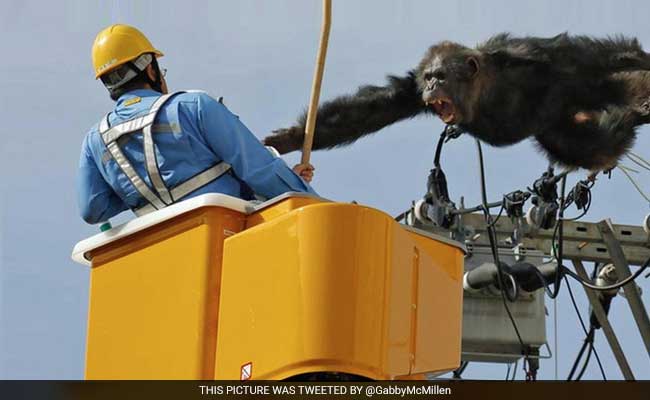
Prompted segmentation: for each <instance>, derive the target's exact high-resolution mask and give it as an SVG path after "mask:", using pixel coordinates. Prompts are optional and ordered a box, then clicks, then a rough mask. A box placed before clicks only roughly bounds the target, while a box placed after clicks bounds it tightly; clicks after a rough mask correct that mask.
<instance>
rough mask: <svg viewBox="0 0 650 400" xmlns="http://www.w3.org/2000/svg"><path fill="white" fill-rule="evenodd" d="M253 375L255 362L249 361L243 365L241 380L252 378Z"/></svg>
mask: <svg viewBox="0 0 650 400" xmlns="http://www.w3.org/2000/svg"><path fill="white" fill-rule="evenodd" d="M252 375H253V363H252V362H248V363H246V364H244V365H242V366H241V375H240V377H239V379H240V380H242V381H247V380H249V379H251V376H252Z"/></svg>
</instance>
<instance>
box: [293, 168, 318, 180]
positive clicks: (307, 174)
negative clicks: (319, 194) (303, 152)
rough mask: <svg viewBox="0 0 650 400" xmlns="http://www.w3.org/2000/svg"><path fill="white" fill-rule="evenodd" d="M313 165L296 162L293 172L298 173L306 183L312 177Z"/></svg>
mask: <svg viewBox="0 0 650 400" xmlns="http://www.w3.org/2000/svg"><path fill="white" fill-rule="evenodd" d="M314 170H315V168H314V166H313V165H311V164H298V165H296V166H294V167H293V172H295V173H296V174H298V175H299V176H300V177H301V178H302V179H304V180H305V181H307V182H308V183H309V182H311V180H312V179H313V178H314Z"/></svg>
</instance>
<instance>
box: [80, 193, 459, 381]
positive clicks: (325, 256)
mask: <svg viewBox="0 0 650 400" xmlns="http://www.w3.org/2000/svg"><path fill="white" fill-rule="evenodd" d="M463 255H464V248H463V247H462V245H460V244H458V243H456V242H452V241H450V240H448V239H445V238H443V237H438V236H434V235H431V234H429V233H425V232H422V231H419V230H415V229H412V228H408V227H405V226H403V225H400V224H398V223H396V222H395V221H394V220H393V219H392V218H391V217H390V216H389V215H387V214H385V213H383V212H381V211H378V210H376V209H373V208H370V207H365V206H361V205H356V204H347V203H335V202H329V201H326V200H323V199H320V198H316V197H310V196H306V195H301V194H287V195H283V196H280V197H278V198H275V199H272V200H270V201H268V202H266V203H263V204H261V205H257V206H255V205H253V204H252V203H249V202H246V201H243V200H240V199H236V198H233V197H229V196H225V195H220V194H206V195H202V196H199V197H196V198H193V199H190V200H186V201H183V202H180V203H178V204H175V205H172V206H170V207H168V208H165V209H163V210H160V211H157V212H155V213H152V214H149V215H146V216H143V217H140V218H137V219H135V220H133V221H131V222H128V223H126V224H124V225H122V226H118V227H115V228H113V229H111V230H109V231H107V232H104V233H101V234H98V235H96V236H94V237H91V238H89V239H86V240H84V241H82V242H80V243H78V244H77V246H76V247H75V249H74V251H73V258H74V259H75V260H77V261H79V262H82V263H85V264H87V265H91V268H92V269H91V276H90V306H89V313H88V336H87V349H86V373H85V377H86V379H201V380H209V379H228V380H239V379H288V378H292V377H293V378H295V377H300V378H302V379H306V378H309V377H310V374H322V373H326V374H329V376H334V377H336V376H341V377H343V376H348V377H349V376H353V377H357V378H365V379H396V378H402V379H409V378H421V377H423V374H424V373H429V372H444V371H449V370H453V369H455V368H457V367H458V365H459V363H460V344H461V324H462V275H463Z"/></svg>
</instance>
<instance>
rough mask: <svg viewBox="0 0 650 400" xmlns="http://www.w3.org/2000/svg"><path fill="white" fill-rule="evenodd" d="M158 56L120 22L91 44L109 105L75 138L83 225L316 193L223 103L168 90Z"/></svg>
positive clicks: (305, 173)
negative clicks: (216, 202) (187, 202)
mask: <svg viewBox="0 0 650 400" xmlns="http://www.w3.org/2000/svg"><path fill="white" fill-rule="evenodd" d="M162 55H163V53H161V52H160V51H159V50H157V49H156V48H154V47H153V45H152V44H151V42H150V41H149V40H148V39H147V38H146V37H145V36H144V35H143V34H142V33H141V32H140V31H139V30H137V29H136V28H134V27H131V26H127V25H112V26H109V27H108V28H106V29H104V30H103V31H101V32H100V33H99V34H98V35H97V37H96V39H95V42H94V44H93V48H92V60H93V65H94V68H95V77H96V78H98V79H101V81H102V82H103V84H104V86H105V87H106V89H108V91H109V94H110V96H111V99H113V100H114V101H115V102H116V105H115V108H114V109H113V111H111V112H110V113H108V114H107V115H106V116H104V117H103V118H102V119H101V121H100V122H99V123H97V124H95V126H93V127H92V128H91V129H90V131H89V132H88V134H87V135H86V137H85V139H84V141H83V145H82V149H81V157H80V161H79V175H78V182H77V185H78V188H77V189H78V201H79V207H80V213H81V216H82V218H83V219H84V220H85V221H86V222H88V223H90V224H93V223H99V222H103V221H107V220H108V219H109V218H111V217H113V216H115V215H117V214H119V213H120V212H122V211H125V210H127V209H131V210H132V211H134V213H135V214H136V215H143V214H146V213H148V212H152V211H155V210H159V209H161V208H164V207H166V206H168V205H170V204H172V203H175V202H178V201H180V200H183V199H187V198H190V197H193V196H198V195H200V194H204V193H223V194H227V195H230V196H236V197H239V198H242V199H245V200H250V199H253V196H254V195H258V196H262V197H264V198H271V197H275V196H277V195H280V194H282V193H285V192H307V193H312V194H316V193H315V192H314V190H313V189H312V188H311V187H310V186H309V184H308V183H307V181H311V179H312V177H313V167H312V166H311V165H297V166H296V167H294V168H293V171H292V170H291V169H290V168H289V167H288V166H287V165H286V164H285V163H284V161H283V160H282V159H280V158H278V157H277V156H274V155H273V154H272V153H271V152H270V151H269V150H267V149H266V148H265V147H264V146H263V145H262V144H261V143H260V142H259V141H258V140H257V138H256V137H255V136H254V135H253V134H252V133H251V131H250V130H248V128H246V126H245V125H244V124H243V123H242V122H241V121H240V120H239V118H238V117H237V116H236V115H234V114H232V113H231V112H230V111H229V110H228V109H227V108H226V107H225V106H224V105H223V104H222V103H221V101H217V100H215V99H214V98H212V97H210V96H209V95H208V94H206V93H205V92H202V91H185V92H176V93H169V92H168V89H167V82H166V81H165V73H166V70H165V69H161V68H160V67H159V65H158V61H157V59H158V58H159V57H162Z"/></svg>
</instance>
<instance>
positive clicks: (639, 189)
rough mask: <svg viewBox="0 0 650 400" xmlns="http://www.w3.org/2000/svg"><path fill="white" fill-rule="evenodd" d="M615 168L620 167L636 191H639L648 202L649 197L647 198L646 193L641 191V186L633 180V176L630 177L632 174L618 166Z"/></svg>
mask: <svg viewBox="0 0 650 400" xmlns="http://www.w3.org/2000/svg"><path fill="white" fill-rule="evenodd" d="M617 168H618V169H620V170H621V171H622V172H623V173H624V174H625V176H627V179H629V180H630V182H632V185H634V187H635V188H636V190H637V192H639V194H640V195H641V197H643V198H644V199H645V200H646V201H647V202H650V198H648V196H646V194H645V193H643V190H641V187H640V186H639V185H638V184H637V183H636V181H635V180H634V178H632V176H631V175H630V174H629V172H627V171H626V170H625V169H623V168H620V167H617Z"/></svg>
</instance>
